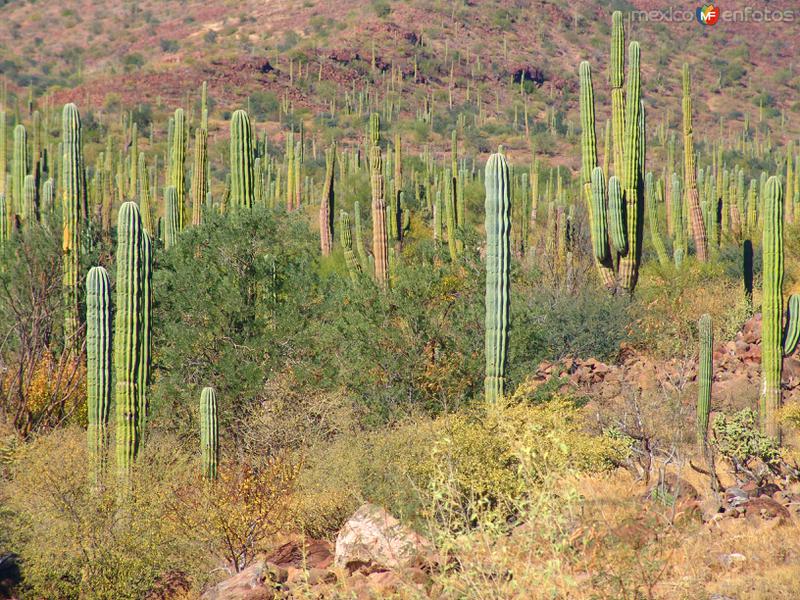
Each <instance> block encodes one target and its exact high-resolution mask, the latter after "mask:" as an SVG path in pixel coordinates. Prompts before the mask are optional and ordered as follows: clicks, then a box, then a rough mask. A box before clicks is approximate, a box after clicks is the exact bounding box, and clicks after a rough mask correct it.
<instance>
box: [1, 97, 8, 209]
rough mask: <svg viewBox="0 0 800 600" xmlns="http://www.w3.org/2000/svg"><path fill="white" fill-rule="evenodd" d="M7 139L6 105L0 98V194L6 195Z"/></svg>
mask: <svg viewBox="0 0 800 600" xmlns="http://www.w3.org/2000/svg"><path fill="white" fill-rule="evenodd" d="M7 151H8V139H7V133H6V107H5V105H4V104H3V102H2V101H1V100H0V196H3V197H6V196H7V195H8V189H7V188H6V169H8V164H7V161H8V155H7V154H6V152H7Z"/></svg>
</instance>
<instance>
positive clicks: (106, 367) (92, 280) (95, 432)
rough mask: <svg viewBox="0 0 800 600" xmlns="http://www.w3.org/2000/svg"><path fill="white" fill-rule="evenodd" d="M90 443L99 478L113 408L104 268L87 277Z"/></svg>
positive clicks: (94, 269)
mask: <svg viewBox="0 0 800 600" xmlns="http://www.w3.org/2000/svg"><path fill="white" fill-rule="evenodd" d="M86 405H87V411H86V412H87V420H88V427H87V431H86V437H87V444H88V448H89V457H90V462H91V468H92V472H93V473H94V476H95V479H97V478H98V476H99V473H100V471H101V470H102V466H103V462H104V460H103V459H104V455H105V448H106V442H107V439H108V434H107V425H108V415H109V411H110V409H111V280H110V279H109V277H108V273H107V272H106V270H105V269H104V268H103V267H92V268H91V269H89V273H88V275H87V276H86Z"/></svg>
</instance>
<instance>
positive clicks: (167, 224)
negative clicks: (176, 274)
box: [164, 186, 180, 250]
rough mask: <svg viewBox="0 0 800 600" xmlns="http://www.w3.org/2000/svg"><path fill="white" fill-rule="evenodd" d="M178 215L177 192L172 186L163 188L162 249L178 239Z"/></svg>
mask: <svg viewBox="0 0 800 600" xmlns="http://www.w3.org/2000/svg"><path fill="white" fill-rule="evenodd" d="M179 221H180V215H179V211H178V192H177V191H176V190H175V188H174V187H172V186H169V187H166V188H164V249H165V250H169V249H170V248H172V247H173V246H174V245H175V243H176V242H177V241H178V227H179V225H178V224H179Z"/></svg>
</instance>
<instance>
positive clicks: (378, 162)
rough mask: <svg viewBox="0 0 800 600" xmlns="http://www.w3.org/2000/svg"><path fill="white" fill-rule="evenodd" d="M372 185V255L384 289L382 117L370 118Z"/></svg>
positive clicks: (386, 249)
mask: <svg viewBox="0 0 800 600" xmlns="http://www.w3.org/2000/svg"><path fill="white" fill-rule="evenodd" d="M370 142H371V144H370V150H369V153H370V154H369V165H370V172H371V177H370V183H371V188H372V255H373V258H374V260H375V281H377V282H378V286H379V287H381V288H382V289H386V288H388V287H389V240H388V237H387V231H386V198H385V196H386V192H385V185H384V180H383V159H382V157H381V146H380V117H379V116H378V114H377V113H373V114H372V115H371V117H370Z"/></svg>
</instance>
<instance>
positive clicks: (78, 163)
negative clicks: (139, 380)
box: [61, 104, 85, 348]
mask: <svg viewBox="0 0 800 600" xmlns="http://www.w3.org/2000/svg"><path fill="white" fill-rule="evenodd" d="M61 140H62V161H61V174H62V179H61V211H62V227H63V230H64V232H63V237H62V241H63V243H62V247H61V249H62V253H63V281H62V289H63V294H64V340H65V345H70V346H72V347H73V348H74V347H76V345H77V331H78V264H79V256H80V248H81V245H80V215H81V206H82V198H83V195H84V193H85V190H84V177H83V160H82V154H81V118H80V115H79V114H78V108H77V107H76V106H75V105H74V104H65V105H64V110H63V112H62V132H61Z"/></svg>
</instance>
